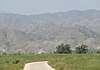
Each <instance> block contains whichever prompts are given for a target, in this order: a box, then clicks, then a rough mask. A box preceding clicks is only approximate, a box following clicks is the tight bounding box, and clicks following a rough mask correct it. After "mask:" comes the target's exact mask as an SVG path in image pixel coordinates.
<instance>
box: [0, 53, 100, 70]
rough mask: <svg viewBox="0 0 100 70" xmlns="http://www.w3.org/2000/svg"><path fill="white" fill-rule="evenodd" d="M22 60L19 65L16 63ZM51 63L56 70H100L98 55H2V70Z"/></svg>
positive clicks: (13, 69) (0, 68) (0, 65)
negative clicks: (29, 64)
mask: <svg viewBox="0 0 100 70" xmlns="http://www.w3.org/2000/svg"><path fill="white" fill-rule="evenodd" d="M16 60H20V61H19V62H18V63H14V62H15V61H16ZM36 61H49V65H51V66H52V67H53V68H55V69H56V70H100V55H97V54H77V55H75V54H74V55H71V54H68V55H65V54H43V55H36V54H31V55H1V56H0V70H23V67H24V65H25V64H26V63H29V62H36Z"/></svg>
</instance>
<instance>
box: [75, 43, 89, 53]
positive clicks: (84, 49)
mask: <svg viewBox="0 0 100 70" xmlns="http://www.w3.org/2000/svg"><path fill="white" fill-rule="evenodd" d="M87 47H88V46H86V45H84V44H82V45H81V46H79V47H76V48H75V49H76V53H87V52H88V48H87Z"/></svg>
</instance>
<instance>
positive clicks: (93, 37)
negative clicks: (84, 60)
mask: <svg viewBox="0 0 100 70" xmlns="http://www.w3.org/2000/svg"><path fill="white" fill-rule="evenodd" d="M60 43H67V44H70V45H71V46H78V45H80V44H86V45H88V46H89V48H91V49H97V48H98V46H99V45H100V11H97V10H87V11H78V10H73V11H68V12H58V13H44V14H38V15H19V14H7V13H0V49H1V50H3V51H10V52H11V51H15V50H16V51H17V50H20V51H23V52H32V53H33V52H34V53H37V52H39V51H41V50H42V51H44V52H47V53H48V52H52V51H54V50H55V47H56V46H57V45H58V44H60Z"/></svg>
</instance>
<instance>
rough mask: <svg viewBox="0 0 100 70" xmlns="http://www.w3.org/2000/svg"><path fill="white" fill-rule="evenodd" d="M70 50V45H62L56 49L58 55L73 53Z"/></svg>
mask: <svg viewBox="0 0 100 70" xmlns="http://www.w3.org/2000/svg"><path fill="white" fill-rule="evenodd" d="M70 48H71V47H70V45H68V44H63V43H61V45H58V46H57V47H56V53H64V54H65V53H67V54H68V53H71V50H70Z"/></svg>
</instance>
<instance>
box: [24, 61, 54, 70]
mask: <svg viewBox="0 0 100 70" xmlns="http://www.w3.org/2000/svg"><path fill="white" fill-rule="evenodd" d="M24 70H55V69H53V68H52V67H51V66H49V65H48V61H43V62H32V63H28V64H26V65H25V67H24Z"/></svg>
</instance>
